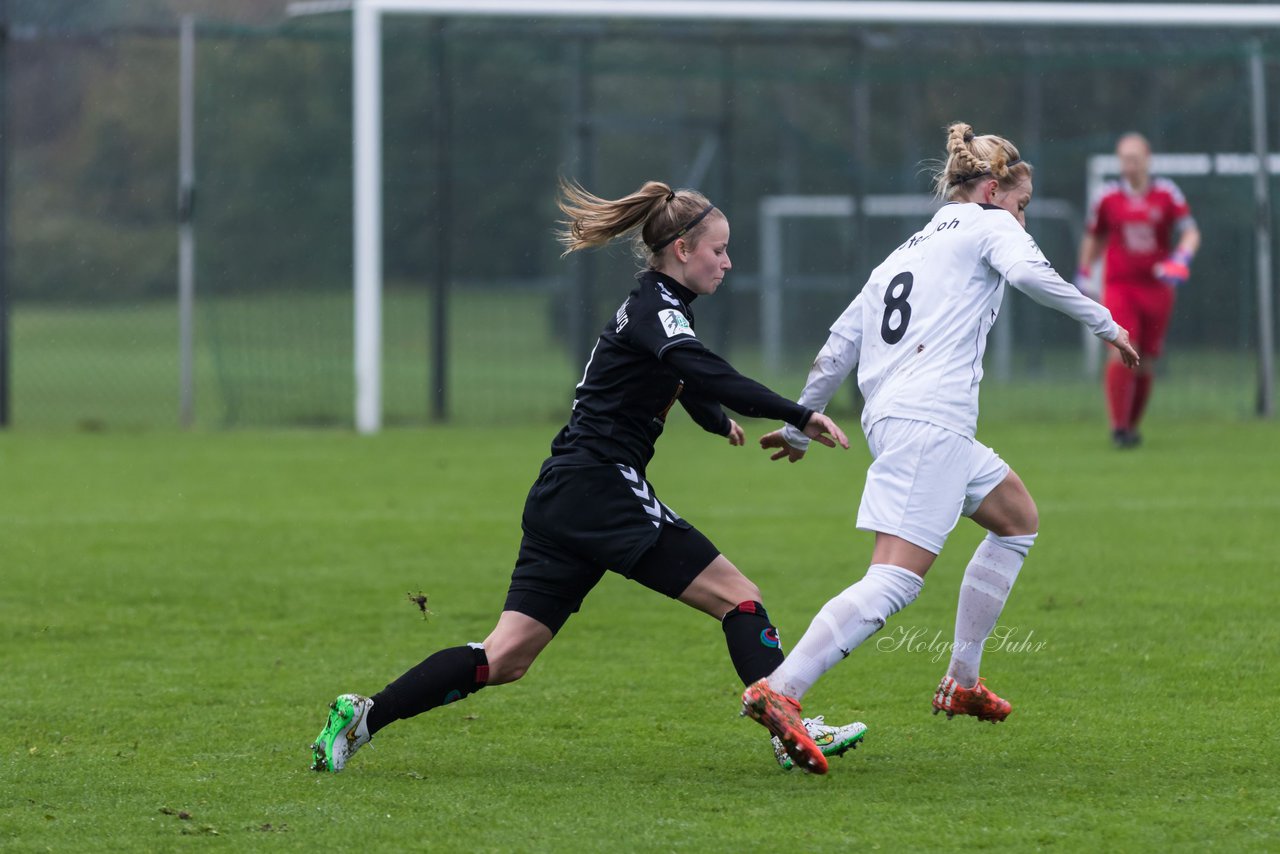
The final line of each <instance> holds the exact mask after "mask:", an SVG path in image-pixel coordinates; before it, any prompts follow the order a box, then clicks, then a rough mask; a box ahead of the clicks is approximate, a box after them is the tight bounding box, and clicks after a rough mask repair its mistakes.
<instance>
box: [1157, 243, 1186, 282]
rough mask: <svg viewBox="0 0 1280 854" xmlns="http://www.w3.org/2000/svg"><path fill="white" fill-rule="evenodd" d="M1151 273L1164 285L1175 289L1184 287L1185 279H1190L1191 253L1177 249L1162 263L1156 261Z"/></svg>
mask: <svg viewBox="0 0 1280 854" xmlns="http://www.w3.org/2000/svg"><path fill="white" fill-rule="evenodd" d="M1152 272H1153V273H1155V276H1156V278H1157V279H1159V280H1160V281H1162V282H1164V283H1165V284H1166V285H1173V286H1174V287H1175V288H1176V287H1177V286H1178V285H1185V284H1186V283H1187V279H1189V278H1191V253H1190V252H1185V251H1183V250H1181V249H1178V250H1176V251H1175V252H1174V253H1173V254H1172V255H1170V256H1169V257H1168V258H1166V259H1164V260H1163V261H1157V262H1156V265H1155V267H1154V268H1152Z"/></svg>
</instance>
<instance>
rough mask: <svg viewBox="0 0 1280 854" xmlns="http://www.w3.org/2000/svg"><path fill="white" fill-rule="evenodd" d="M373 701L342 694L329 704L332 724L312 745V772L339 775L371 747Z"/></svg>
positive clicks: (329, 723)
mask: <svg viewBox="0 0 1280 854" xmlns="http://www.w3.org/2000/svg"><path fill="white" fill-rule="evenodd" d="M372 708H373V700H370V699H369V698H368V697H361V696H360V695H359V694H343V695H342V696H340V697H339V698H338V699H336V700H334V701H333V702H332V703H330V704H329V720H327V721H325V725H324V729H322V730H320V735H319V737H317V738H316V740H315V742H313V743H312V745H311V770H312V771H332V772H333V773H335V774H336V773H338V772H339V771H341V770H342V769H343V768H344V767H345V766H346V764H347V760H348V759H350V758H351V755H352V754H353V753H355V752H356V751H357V750H359V749H360V748H361V747H363V746H364V745H366V744H368V743H369V725H368V723H367V722H366V718H367V717H368V715H369V710H370V709H372Z"/></svg>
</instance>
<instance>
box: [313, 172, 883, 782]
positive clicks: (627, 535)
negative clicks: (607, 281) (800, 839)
mask: <svg viewBox="0 0 1280 854" xmlns="http://www.w3.org/2000/svg"><path fill="white" fill-rule="evenodd" d="M559 205H560V209H561V211H563V212H564V214H565V215H566V217H567V221H566V222H564V223H563V225H564V226H566V227H565V229H564V230H563V231H562V232H561V233H560V234H559V238H560V240H561V242H562V243H563V244H564V246H565V247H566V250H565V254H566V255H567V254H568V253H569V252H574V251H577V250H579V249H586V248H590V247H595V246H602V245H604V244H606V243H608V242H609V241H611V240H613V239H614V238H616V237H619V236H621V235H625V234H628V233H630V232H635V239H636V248H637V252H638V254H640V255H641V257H642V258H643V259H644V261H645V262H646V269H645V270H643V271H642V272H641V273H639V274H638V275H637V279H638V284H637V285H636V287H635V288H634V289H633V290H632V291H631V293H630V295H629V296H628V297H627V298H626V300H625V301H624V302H623V304H622V306H621V307H620V308H619V309H618V311H617V314H616V315H615V316H614V317H612V318H611V319H610V320H609V322H608V323H607V324H606V326H605V329H604V331H603V333H602V334H601V335H600V339H599V340H598V341H597V342H596V345H595V348H594V349H593V350H592V352H591V358H590V359H589V360H588V362H587V366H586V369H585V371H584V372H583V376H582V381H581V382H579V383H578V386H577V389H576V391H575V394H574V401H573V412H572V414H571V415H570V417H569V423H568V424H567V425H566V426H565V427H564V429H562V430H561V431H560V433H559V434H558V435H557V436H556V437H555V439H554V440H553V441H552V443H551V456H550V457H548V458H547V460H546V461H545V462H544V463H543V464H542V469H541V471H540V473H539V475H538V479H537V481H536V482H535V483H534V484H533V487H532V488H531V489H530V491H529V497H528V499H527V501H526V503H525V507H524V516H523V519H522V524H521V527H522V529H523V531H524V537H523V539H522V541H521V543H520V552H519V556H518V557H517V559H516V565H515V571H514V572H513V574H512V578H511V586H510V589H509V591H508V593H507V599H506V604H505V605H504V607H503V611H502V615H501V616H500V617H499V618H498V623H497V625H496V626H495V627H494V629H493V631H492V632H490V634H489V636H488V637H487V638H485V640H484V642H483V643H471V644H467V645H464V646H456V647H451V648H449V649H444V650H441V651H439V652H437V653H435V654H434V655H432V656H430V657H429V658H427V659H426V660H425V661H423V662H421V663H420V664H418V665H417V666H415V667H414V668H412V669H411V670H409V671H408V672H407V673H405V674H404V675H403V676H401V677H400V678H398V679H397V680H395V681H394V682H392V683H391V684H390V685H388V686H387V687H385V688H384V689H382V691H380V692H379V693H377V694H374V695H373V696H372V697H363V696H361V695H358V694H343V695H341V696H340V697H338V699H337V700H336V701H335V702H334V703H332V704H331V706H330V712H329V718H328V721H327V722H326V724H325V727H324V729H323V731H322V732H321V733H320V737H319V738H318V739H317V740H316V742H315V744H313V745H312V754H313V766H312V767H313V768H314V769H315V770H317V771H340V770H342V768H343V766H344V765H345V764H346V762H347V759H348V758H350V756H351V754H353V753H354V752H355V751H356V750H357V749H359V748H360V747H361V746H362V745H363V744H365V743H366V742H368V740H369V738H370V737H371V736H372V735H373V734H374V733H376V732H377V731H378V730H380V729H381V728H382V727H384V726H386V725H387V724H389V723H391V722H392V721H395V720H399V719H401V718H409V717H413V716H414V715H418V714H421V713H422V712H425V711H427V710H429V709H433V708H435V707H437V706H440V705H444V704H446V703H450V702H453V701H454V700H459V699H461V698H463V697H465V696H467V695H468V694H471V693H473V692H475V691H478V690H480V689H481V688H483V687H484V686H485V685H501V684H504V683H507V682H514V681H515V680H517V679H519V678H520V677H521V676H523V675H524V674H525V673H526V672H527V671H528V669H529V666H530V665H531V664H532V663H533V661H534V659H535V658H537V657H538V654H539V653H541V652H542V650H543V649H545V648H546V646H547V644H548V643H550V642H551V639H552V638H553V637H554V636H555V634H556V632H558V631H559V630H560V627H561V626H563V625H564V623H565V621H566V620H567V619H568V618H569V616H570V615H571V614H573V613H574V612H575V611H577V610H578V608H579V606H580V605H581V604H582V600H583V598H584V597H585V596H586V595H587V593H588V592H590V590H591V588H592V587H594V586H595V584H596V582H598V581H599V580H600V579H601V577H603V575H604V573H605V572H606V571H610V570H612V571H614V572H617V573H619V574H621V575H623V576H625V577H627V578H630V579H632V580H633V581H637V582H639V583H640V584H643V585H644V586H645V587H648V588H650V589H652V590H656V591H658V592H659V593H662V594H664V595H666V596H669V597H671V598H673V599H679V600H680V601H681V602H684V603H686V604H688V605H691V606H692V607H694V608H696V609H698V610H699V611H703V612H705V613H707V614H710V615H711V616H713V617H715V618H716V619H718V620H720V621H721V624H722V626H723V628H724V633H725V638H726V640H727V642H728V647H729V656H730V658H731V659H732V660H733V664H734V667H735V668H736V670H737V672H738V676H739V677H740V678H741V679H742V681H743V683H744V684H748V685H749V684H751V683H753V682H755V681H756V680H758V679H760V678H761V677H763V676H765V675H766V674H768V673H770V672H771V671H772V670H773V669H774V668H775V667H777V666H778V664H780V663H781V661H782V658H783V653H782V650H781V648H780V645H779V643H778V634H777V630H776V629H775V628H774V626H773V625H772V623H771V622H770V621H769V617H768V615H767V614H766V612H765V609H764V606H763V605H762V604H761V603H760V598H761V596H760V590H759V588H757V587H756V585H755V584H753V583H752V582H751V581H750V579H748V578H747V577H746V576H745V575H743V574H742V573H741V572H740V571H739V570H738V568H737V567H736V566H734V565H733V564H732V563H730V561H729V559H728V558H726V557H725V556H724V555H722V554H720V551H719V550H718V549H717V548H716V547H715V546H714V545H712V544H711V541H710V540H708V539H707V538H706V537H705V536H703V535H702V533H701V532H699V531H698V530H697V529H696V528H694V527H693V526H692V525H690V524H689V523H688V522H686V521H684V520H683V519H682V518H680V516H678V515H677V514H676V513H675V512H674V511H673V510H671V508H669V507H667V506H666V505H665V504H663V503H662V502H661V501H660V500H659V499H658V497H657V495H656V494H655V493H654V490H653V487H652V486H651V485H650V484H649V482H648V480H646V475H645V468H646V466H647V465H648V463H649V460H650V459H651V458H652V457H653V453H654V443H655V442H656V441H657V439H658V436H659V435H661V433H662V429H663V425H664V422H665V420H666V415H667V413H668V411H670V409H671V407H672V406H673V405H674V404H675V403H676V402H677V401H678V402H679V403H680V405H681V406H683V407H684V408H685V410H686V411H687V412H688V413H689V415H690V416H691V417H692V418H693V420H694V421H695V422H697V423H698V425H699V426H701V427H702V428H703V429H705V430H707V431H709V432H711V433H716V434H718V435H720V436H726V437H728V439H729V443H730V444H731V445H741V444H742V443H743V431H742V428H741V427H740V426H738V424H737V423H736V422H735V421H733V420H731V419H730V418H729V417H728V416H727V415H726V414H725V413H724V410H723V409H721V404H723V405H724V406H727V407H729V408H730V409H733V410H734V411H735V412H739V413H741V414H743V415H747V416H751V417H758V418H772V419H778V420H781V421H784V422H786V423H788V424H791V425H793V426H795V427H796V428H798V429H800V430H802V431H804V433H805V434H806V435H808V436H810V437H812V438H814V439H817V440H818V441H819V442H821V443H823V444H824V445H828V446H830V447H834V446H835V445H836V444H837V443H838V444H839V445H840V446H841V447H844V448H847V447H848V446H849V445H848V440H847V439H846V438H845V435H844V433H843V432H841V430H840V428H839V427H838V426H837V425H836V424H835V422H833V421H832V420H831V419H829V418H827V417H826V416H825V415H823V414H822V413H820V412H814V411H812V410H809V409H806V408H804V407H801V406H800V405H799V404H796V403H793V402H792V401H789V400H786V399H785V398H783V397H781V396H779V395H777V394H775V393H774V392H772V391H770V390H769V389H768V388H766V387H764V386H763V385H761V384H759V383H757V382H755V381H754V380H751V379H748V378H746V377H744V376H742V375H741V374H739V373H738V372H737V371H735V370H734V369H733V367H732V366H731V365H730V364H729V363H728V362H726V361H724V360H723V359H721V358H720V357H719V356H717V355H715V354H714V353H712V352H711V351H710V350H708V349H707V348H706V347H705V346H703V344H702V342H701V341H699V340H698V338H697V336H696V334H695V332H694V318H693V311H692V310H691V308H690V304H691V303H692V302H693V301H694V299H695V298H697V297H698V296H703V295H710V294H713V293H715V291H716V288H717V287H718V286H719V285H720V282H721V281H722V280H723V279H724V275H725V273H727V272H728V271H729V269H730V268H731V264H730V261H729V253H728V244H729V223H728V220H727V219H726V218H725V216H724V214H723V213H721V212H720V211H719V210H718V209H716V208H715V207H714V206H713V205H712V204H711V203H710V202H708V201H707V199H706V198H705V197H704V196H703V195H702V194H701V193H698V192H695V191H692V190H672V189H671V188H670V187H668V186H667V185H666V184H663V183H660V182H657V181H650V182H648V183H646V184H644V186H642V187H641V188H640V189H639V190H637V191H636V192H634V193H632V194H630V195H628V196H626V197H624V198H621V199H617V200H607V199H602V198H599V197H597V196H594V195H592V194H591V193H588V192H587V191H586V190H584V189H582V188H581V187H579V186H577V185H574V184H562V185H561V197H560V199H559ZM798 713H799V707H798V706H796V707H795V708H794V709H785V710H780V712H779V714H780V715H781V716H782V717H786V718H787V725H788V726H781V727H780V728H779V729H775V728H773V727H771V729H772V730H774V735H775V736H782V738H784V739H789V740H790V739H795V738H800V739H801V740H806V739H812V738H815V737H816V738H817V740H818V741H819V742H824V744H823V747H822V750H823V751H825V752H826V753H827V754H836V753H843V752H844V750H846V749H848V747H850V746H852V745H853V744H854V743H855V742H856V741H857V740H858V739H860V738H861V737H862V732H863V730H865V727H863V726H862V725H861V724H852V725H849V726H846V727H827V726H825V724H823V723H822V722H821V720H820V719H814V720H806V721H803V722H802V721H801V719H800V717H799V714H798ZM788 727H789V728H788ZM806 727H807V729H806ZM797 728H798V729H799V730H800V733H797V732H794V730H796V729H797ZM801 733H803V734H801ZM808 744H810V745H812V744H813V741H812V740H809V741H808ZM813 750H814V755H813V757H812V761H811V762H809V763H808V764H807V766H806V770H811V771H817V772H819V773H821V772H822V771H825V770H826V760H825V758H824V756H823V755H822V753H820V752H817V748H814V749H813ZM775 753H776V754H777V757H778V761H779V762H780V763H782V764H784V767H789V766H790V764H791V763H790V762H789V761H786V752H785V750H783V749H782V747H781V745H779V744H777V743H775Z"/></svg>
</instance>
